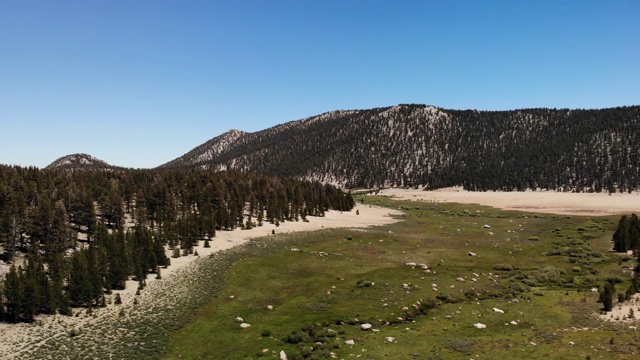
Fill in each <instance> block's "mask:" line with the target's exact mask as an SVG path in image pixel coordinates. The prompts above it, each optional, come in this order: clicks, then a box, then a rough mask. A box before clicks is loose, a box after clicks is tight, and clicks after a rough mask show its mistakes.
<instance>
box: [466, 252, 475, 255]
mask: <svg viewBox="0 0 640 360" xmlns="http://www.w3.org/2000/svg"><path fill="white" fill-rule="evenodd" d="M467 255H469V256H476V253H474V252H471V251H469V252H468V253H467Z"/></svg>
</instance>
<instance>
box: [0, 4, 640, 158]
mask: <svg viewBox="0 0 640 360" xmlns="http://www.w3.org/2000/svg"><path fill="white" fill-rule="evenodd" d="M639 19H640V2H639V1H635V0H632V1H595V0H593V1H592V0H586V1H585V0H576V1H563V0H553V1H551V0H550V1H542V0H532V1H526V0H504V1H479V0H478V1H477V0H468V1H444V0H442V1H418V0H415V1H398V0H395V1H391V0H388V1H377V0H289V1H279V0H254V1H241V0H235V1H231V0H230V1H213V0H209V1H188V0H187V1H177V0H175V1H163V0H154V1H145V0H135V1H131V0H126V1H121V0H109V1H107V0H102V1H94V0H81V1H75V0H47V1H34V0H25V1H15V0H0V163H3V164H16V165H23V166H30V165H34V166H38V167H44V166H46V165H47V164H49V163H50V162H52V161H53V160H55V159H56V158H58V157H60V156H63V155H67V154H71V153H76V152H83V153H89V154H91V155H93V156H96V157H98V158H101V159H103V160H105V161H107V162H109V163H111V164H114V165H120V166H130V167H154V166H157V165H160V164H162V163H164V162H167V161H169V160H172V159H174V158H176V157H178V156H180V155H182V154H184V153H185V152H187V151H189V150H190V149H192V148H193V147H195V146H197V145H199V144H201V143H203V142H205V141H207V140H208V139H210V138H212V137H214V136H217V135H219V134H221V133H223V132H225V131H227V130H229V129H232V128H235V129H240V130H244V131H249V132H253V131H257V130H261V129H264V128H268V127H271V126H274V125H277V124H280V123H283V122H286V121H290V120H297V119H301V118H305V117H308V116H312V115H316V114H319V113H323V112H326V111H330V110H336V109H364V108H372V107H381V106H389V105H395V104H398V103H424V104H430V105H435V106H438V107H442V108H447V109H478V110H509V109H518V108H530V107H551V108H553V107H556V108H603V107H615V106H623V105H638V104H640V68H639V67H638V64H640V46H639V44H640V20H639Z"/></svg>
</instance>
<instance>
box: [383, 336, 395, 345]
mask: <svg viewBox="0 0 640 360" xmlns="http://www.w3.org/2000/svg"><path fill="white" fill-rule="evenodd" d="M385 339H386V340H387V342H390V343H394V342H396V338H394V337H393V336H387V337H386V338H385Z"/></svg>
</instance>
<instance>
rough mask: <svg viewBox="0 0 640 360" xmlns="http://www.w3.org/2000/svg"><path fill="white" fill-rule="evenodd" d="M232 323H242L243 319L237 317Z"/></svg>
mask: <svg viewBox="0 0 640 360" xmlns="http://www.w3.org/2000/svg"><path fill="white" fill-rule="evenodd" d="M234 321H235V322H237V323H243V322H244V319H243V318H241V317H240V316H238V317H237V318H236V319H235V320H234Z"/></svg>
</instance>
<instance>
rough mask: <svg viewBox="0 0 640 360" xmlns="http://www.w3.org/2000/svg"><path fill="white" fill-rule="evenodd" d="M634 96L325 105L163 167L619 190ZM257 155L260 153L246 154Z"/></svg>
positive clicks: (356, 182)
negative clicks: (617, 101)
mask: <svg viewBox="0 0 640 360" xmlns="http://www.w3.org/2000/svg"><path fill="white" fill-rule="evenodd" d="M638 144H640V106H631V107H618V108H610V109H594V110H582V109H575V110H570V109H545V108H539V109H522V110H513V111H477V110H446V109H440V108H436V107H432V106H425V105H415V104H411V105H398V106H393V107H383V108H375V109H369V110H350V111H342V110H341V111H333V112H328V113H325V114H321V115H318V116H314V117H310V118H307V119H303V120H299V121H292V122H289V123H286V124H282V125H278V126H276V127H273V128H270V129H266V130H263V131H259V132H255V133H244V132H239V131H235V130H233V131H230V132H228V133H226V134H223V135H220V136H218V137H216V138H213V139H211V140H210V141H208V142H207V143H205V144H202V145H200V146H198V147H196V148H195V149H193V150H192V151H190V152H189V153H187V154H185V155H184V156H182V157H180V158H177V159H175V160H173V161H171V162H168V163H167V164H165V165H163V166H162V167H163V168H194V167H209V168H212V169H234V170H238V171H242V172H257V173H263V174H270V175H283V176H295V177H303V178H307V179H314V180H319V181H322V182H332V183H339V184H341V185H342V186H344V187H346V188H373V187H383V186H417V185H424V186H425V187H427V188H430V189H435V188H441V187H449V186H464V188H466V189H468V190H473V191H486V190H506V191H519V190H526V189H548V190H558V191H574V192H592V191H593V192H626V191H632V190H637V189H638V188H639V187H640V148H638ZM256 158H260V159H261V161H259V162H257V161H255V159H256Z"/></svg>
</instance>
